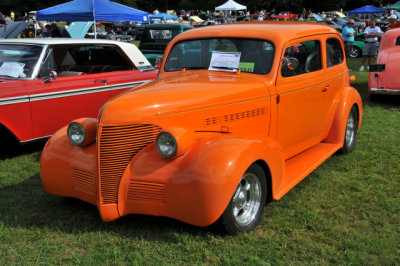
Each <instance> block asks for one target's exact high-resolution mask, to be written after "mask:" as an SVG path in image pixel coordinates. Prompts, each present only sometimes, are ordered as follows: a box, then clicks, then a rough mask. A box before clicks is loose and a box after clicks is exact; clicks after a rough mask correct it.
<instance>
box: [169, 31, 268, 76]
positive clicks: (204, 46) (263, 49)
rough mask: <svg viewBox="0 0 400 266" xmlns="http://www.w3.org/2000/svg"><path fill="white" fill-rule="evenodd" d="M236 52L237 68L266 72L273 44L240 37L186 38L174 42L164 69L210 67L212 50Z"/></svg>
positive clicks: (253, 71)
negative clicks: (185, 39) (238, 58)
mask: <svg viewBox="0 0 400 266" xmlns="http://www.w3.org/2000/svg"><path fill="white" fill-rule="evenodd" d="M215 52H218V53H235V54H239V56H240V61H239V69H240V71H241V72H245V73H252V74H268V73H269V71H270V69H271V66H272V62H273V58H274V46H273V45H272V44H271V43H270V42H268V41H265V40H255V39H240V38H212V39H197V40H187V41H182V42H179V43H177V44H176V45H175V46H174V47H173V48H172V50H171V52H170V53H169V56H168V59H167V62H166V63H165V71H167V72H170V71H180V70H182V69H186V70H193V69H209V67H210V62H211V58H212V55H213V53H215Z"/></svg>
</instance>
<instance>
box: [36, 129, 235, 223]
mask: <svg viewBox="0 0 400 266" xmlns="http://www.w3.org/2000/svg"><path fill="white" fill-rule="evenodd" d="M224 143H225V142H223V144H224ZM198 145H200V146H201V147H202V148H200V146H198ZM198 145H196V147H197V148H193V149H192V151H191V152H189V153H188V154H185V155H183V156H181V157H179V158H176V159H174V160H168V159H165V158H163V157H162V156H160V155H159V154H158V152H157V149H156V147H155V145H154V144H149V145H148V146H147V147H145V148H144V149H143V150H141V151H140V152H139V153H138V154H137V155H135V156H134V157H133V158H132V159H131V160H130V161H129V163H128V165H127V166H126V167H124V169H123V172H122V176H121V179H120V180H119V181H118V184H117V185H116V188H117V191H116V196H117V201H115V202H113V203H105V202H104V199H105V198H104V197H103V196H101V189H100V187H101V182H104V180H103V181H101V178H99V174H98V172H99V171H98V163H99V160H98V150H97V148H98V147H96V143H92V144H90V145H88V146H85V147H77V146H75V145H73V144H71V143H70V142H69V140H68V137H67V128H66V127H65V128H63V129H61V130H60V131H58V132H57V133H56V134H55V135H53V137H51V138H50V139H49V141H48V142H47V144H46V146H45V148H44V149H43V152H42V157H41V164H40V172H41V180H42V184H43V187H44V189H45V190H46V191H47V192H48V193H50V194H52V195H55V196H62V197H73V198H78V199H81V200H83V201H86V202H88V203H91V204H93V205H96V206H97V207H98V210H99V212H100V215H101V218H102V220H103V221H112V220H116V219H118V218H119V217H121V216H125V215H127V214H145V215H154V216H166V217H171V218H174V219H177V220H180V221H183V222H186V223H189V224H193V225H196V226H207V225H210V224H212V223H213V222H215V221H216V220H217V219H218V217H220V215H221V214H222V212H223V211H224V209H225V208H226V206H227V204H228V202H229V200H230V198H231V197H232V193H233V191H234V189H235V188H236V185H237V182H238V180H237V178H233V176H232V174H233V173H234V172H237V171H233V168H232V165H235V160H234V159H233V158H232V157H234V158H236V157H238V156H237V155H235V154H233V153H232V152H226V151H225V148H224V149H218V150H221V154H218V155H216V154H215V153H216V151H215V150H213V149H212V150H211V149H210V150H209V151H208V152H205V150H206V149H205V148H206V147H210V148H211V146H212V145H210V144H209V142H208V141H206V140H204V141H201V143H198ZM227 148H229V149H230V150H231V149H232V148H231V145H227ZM195 162H197V163H195ZM109 170H110V171H114V169H111V168H110V169H109ZM237 173H238V174H237V177H238V178H240V176H241V175H242V173H241V172H237Z"/></svg>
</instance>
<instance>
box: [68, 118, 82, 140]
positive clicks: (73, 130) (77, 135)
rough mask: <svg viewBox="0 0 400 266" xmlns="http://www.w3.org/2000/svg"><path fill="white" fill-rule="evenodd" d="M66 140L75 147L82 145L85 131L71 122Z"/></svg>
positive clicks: (79, 125)
mask: <svg viewBox="0 0 400 266" xmlns="http://www.w3.org/2000/svg"><path fill="white" fill-rule="evenodd" d="M67 133H68V138H69V140H70V141H71V143H72V144H74V145H76V146H80V145H82V143H83V142H84V141H85V129H84V128H83V126H82V125H81V124H79V123H77V122H72V123H71V124H69V126H68V131H67Z"/></svg>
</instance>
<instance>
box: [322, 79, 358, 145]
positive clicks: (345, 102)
mask: <svg viewBox="0 0 400 266" xmlns="http://www.w3.org/2000/svg"><path fill="white" fill-rule="evenodd" d="M353 105H356V106H357V109H358V128H360V126H361V122H362V109H363V106H362V101H361V96H360V94H359V93H358V91H357V90H356V89H354V88H353V87H345V88H344V89H343V91H342V94H341V96H340V98H339V103H338V106H337V109H336V112H335V117H334V119H333V123H332V126H331V129H330V131H329V134H328V137H327V138H326V139H325V142H330V143H343V142H344V137H345V130H346V124H347V118H348V117H349V113H350V110H351V108H352V107H353Z"/></svg>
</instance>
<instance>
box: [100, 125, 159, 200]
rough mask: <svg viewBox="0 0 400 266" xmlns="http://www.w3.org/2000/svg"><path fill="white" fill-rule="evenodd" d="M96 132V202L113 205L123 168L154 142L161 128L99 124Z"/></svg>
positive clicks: (116, 198)
mask: <svg viewBox="0 0 400 266" xmlns="http://www.w3.org/2000/svg"><path fill="white" fill-rule="evenodd" d="M100 130H101V133H100V139H99V141H98V145H99V176H100V193H99V194H100V197H101V198H100V203H101V204H109V203H117V202H118V187H119V183H120V180H121V177H122V174H123V173H124V171H125V168H126V167H127V165H128V163H129V162H130V160H131V159H132V158H133V156H135V155H136V154H137V153H138V152H139V151H141V150H142V149H143V148H145V147H146V146H147V145H149V144H151V143H153V142H154V141H155V139H156V137H157V135H158V134H159V133H160V131H161V128H160V127H158V126H156V125H151V124H132V125H123V126H107V125H103V126H102V128H101V129H100Z"/></svg>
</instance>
